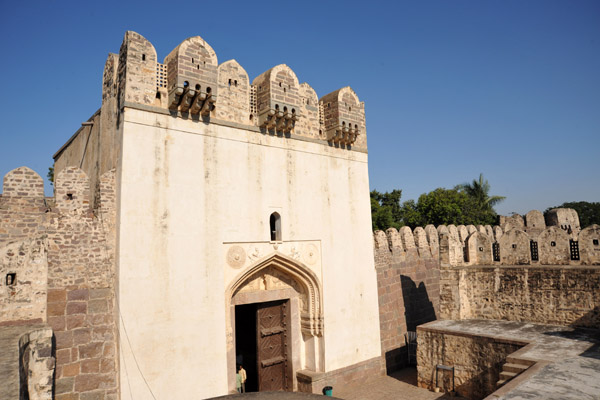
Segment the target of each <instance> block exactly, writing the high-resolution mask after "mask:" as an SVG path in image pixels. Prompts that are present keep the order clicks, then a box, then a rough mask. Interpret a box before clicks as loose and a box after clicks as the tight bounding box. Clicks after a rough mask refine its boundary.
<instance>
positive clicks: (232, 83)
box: [102, 31, 367, 150]
mask: <svg viewBox="0 0 600 400" xmlns="http://www.w3.org/2000/svg"><path fill="white" fill-rule="evenodd" d="M102 96H103V102H104V103H105V102H107V101H108V100H109V99H111V98H115V97H116V98H117V99H118V105H117V109H118V110H121V109H122V108H123V107H124V106H125V105H128V106H130V107H135V105H140V106H143V109H145V110H148V106H150V107H155V108H160V109H164V110H165V111H168V112H170V113H171V115H172V116H174V117H178V116H181V117H184V118H187V117H188V116H192V117H194V116H195V117H196V118H192V119H193V120H200V119H202V120H203V121H204V122H208V121H209V120H210V119H211V118H214V119H215V120H217V121H220V122H231V123H234V124H238V125H239V124H242V125H248V126H251V127H254V130H256V128H259V129H260V130H261V131H262V132H263V133H270V134H276V135H279V136H284V135H285V136H286V137H299V136H302V137H309V138H311V139H315V140H317V141H322V142H323V143H324V144H327V143H328V144H329V145H331V146H335V147H341V148H346V149H351V148H352V147H356V148H358V149H362V150H366V147H367V142H366V129H365V115H364V103H363V102H360V101H359V99H358V96H357V95H356V93H355V92H354V91H353V90H352V89H351V88H350V87H349V86H346V87H344V88H341V89H339V90H336V91H334V92H332V93H329V94H327V95H325V96H323V97H322V98H321V99H320V100H319V98H318V96H317V93H316V92H315V91H314V89H313V88H312V87H311V86H310V85H309V84H308V83H302V84H300V83H299V81H298V77H297V76H296V74H295V73H294V71H292V69H291V68H290V67H288V66H287V65H285V64H280V65H277V66H275V67H273V68H271V69H269V70H267V71H265V72H264V73H262V74H260V75H259V76H258V77H256V78H255V79H254V80H253V81H252V84H250V80H249V78H248V74H247V73H246V71H245V70H244V68H242V66H241V65H240V64H239V63H237V62H236V61H235V60H230V61H227V62H225V63H223V64H221V65H219V64H218V59H217V55H216V53H215V51H214V50H213V48H212V47H211V46H210V45H209V44H208V43H207V42H206V41H205V40H204V39H202V38H201V37H199V36H194V37H191V38H188V39H186V40H184V41H183V42H182V43H181V44H180V45H179V46H177V47H176V48H175V49H174V50H173V51H171V52H170V53H169V54H168V55H167V56H166V57H165V59H164V63H163V64H161V63H159V62H158V61H157V55H156V51H155V49H154V46H152V44H151V43H150V42H149V41H148V40H146V39H145V38H144V37H143V36H142V35H140V34H138V33H135V32H132V31H128V32H126V34H125V37H124V39H123V44H122V45H121V49H120V52H119V56H118V58H117V56H116V55H113V54H109V56H108V59H107V61H106V64H105V69H104V75H103V91H102ZM234 126H237V125H234Z"/></svg>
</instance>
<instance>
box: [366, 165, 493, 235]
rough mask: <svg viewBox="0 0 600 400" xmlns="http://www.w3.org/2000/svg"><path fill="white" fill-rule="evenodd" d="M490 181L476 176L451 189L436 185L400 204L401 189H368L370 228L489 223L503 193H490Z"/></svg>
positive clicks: (491, 221)
mask: <svg viewBox="0 0 600 400" xmlns="http://www.w3.org/2000/svg"><path fill="white" fill-rule="evenodd" d="M489 192H490V184H489V182H488V181H487V180H485V179H484V178H483V175H482V174H480V175H479V179H476V180H473V182H472V183H465V184H462V185H457V186H456V187H455V188H454V189H444V188H438V189H435V190H433V191H431V192H429V193H423V194H422V195H421V196H419V199H418V201H414V200H407V201H405V202H404V203H402V204H401V203H400V197H401V194H402V191H401V190H393V191H392V192H390V193H387V192H386V193H383V194H382V193H379V192H377V191H375V190H374V191H372V192H371V212H372V218H373V229H381V230H385V229H387V228H390V227H393V228H399V227H401V226H405V225H407V226H410V227H411V228H413V229H414V228H415V227H417V226H425V225H428V224H433V225H436V226H437V225H449V224H454V225H469V224H473V225H488V224H489V225H492V224H494V223H496V222H497V219H498V215H497V214H496V211H494V205H496V204H497V203H499V202H500V201H502V200H504V197H503V196H490V194H489Z"/></svg>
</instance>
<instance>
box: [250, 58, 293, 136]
mask: <svg viewBox="0 0 600 400" xmlns="http://www.w3.org/2000/svg"><path fill="white" fill-rule="evenodd" d="M252 85H254V86H256V88H257V97H256V108H257V112H258V126H259V127H261V128H264V129H266V130H267V131H270V132H275V133H277V132H278V133H290V132H291V131H292V130H293V129H294V127H295V125H296V123H297V121H298V116H299V112H300V108H301V104H300V94H299V87H300V84H299V82H298V78H297V77H296V74H295V73H294V71H292V69H291V68H290V67H288V66H287V65H285V64H280V65H277V66H275V67H273V68H271V69H270V70H268V71H265V72H263V73H262V74H261V75H259V76H257V77H256V78H255V79H254V81H253V82H252Z"/></svg>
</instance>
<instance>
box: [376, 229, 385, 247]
mask: <svg viewBox="0 0 600 400" xmlns="http://www.w3.org/2000/svg"><path fill="white" fill-rule="evenodd" d="M373 244H374V246H375V249H385V248H387V246H388V241H387V237H386V236H385V232H384V231H375V232H374V233H373Z"/></svg>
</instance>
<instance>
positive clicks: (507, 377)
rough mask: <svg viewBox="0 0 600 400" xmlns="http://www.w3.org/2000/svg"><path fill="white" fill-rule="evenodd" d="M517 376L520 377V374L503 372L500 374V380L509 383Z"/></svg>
mask: <svg viewBox="0 0 600 400" xmlns="http://www.w3.org/2000/svg"><path fill="white" fill-rule="evenodd" d="M517 375H519V374H517V373H514V372H506V371H502V372H500V380H505V381H509V380H511V379H512V378H514V377H515V376H517Z"/></svg>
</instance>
